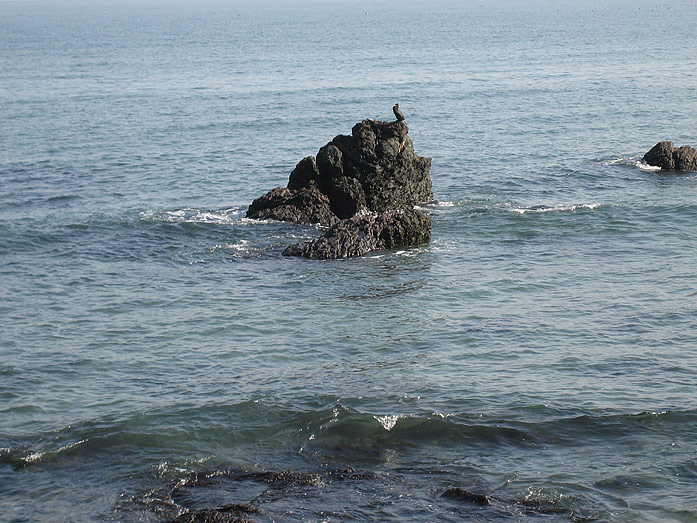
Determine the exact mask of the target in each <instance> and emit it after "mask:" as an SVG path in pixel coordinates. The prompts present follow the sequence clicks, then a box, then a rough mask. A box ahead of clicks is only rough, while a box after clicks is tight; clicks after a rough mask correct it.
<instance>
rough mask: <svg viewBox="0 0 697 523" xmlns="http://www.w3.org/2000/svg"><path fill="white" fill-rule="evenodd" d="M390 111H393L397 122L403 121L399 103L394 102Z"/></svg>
mask: <svg viewBox="0 0 697 523" xmlns="http://www.w3.org/2000/svg"><path fill="white" fill-rule="evenodd" d="M392 111H393V112H394V115H395V116H396V117H397V121H398V122H403V121H404V115H403V114H402V111H400V110H399V104H394V107H393V108H392Z"/></svg>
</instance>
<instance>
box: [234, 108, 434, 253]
mask: <svg viewBox="0 0 697 523" xmlns="http://www.w3.org/2000/svg"><path fill="white" fill-rule="evenodd" d="M408 133H409V128H408V127H407V124H406V122H404V121H396V122H381V121H377V120H370V119H368V120H363V121H362V122H359V123H357V124H356V125H354V127H353V129H352V130H351V135H350V136H344V135H339V136H337V137H336V138H334V139H333V140H332V141H331V142H329V143H328V144H327V145H325V146H324V147H322V148H321V149H320V150H319V152H318V153H317V157H316V158H315V157H312V156H308V157H307V158H304V159H303V160H301V161H300V162H299V163H298V165H297V166H296V167H295V169H294V170H293V172H291V174H290V178H289V180H288V186H287V187H286V188H281V187H278V188H276V189H273V190H272V191H270V192H269V193H267V194H266V195H264V196H262V197H260V198H257V199H256V200H254V201H253V202H252V204H251V205H250V206H249V209H248V210H247V217H249V218H260V219H261V218H269V219H275V220H282V221H290V222H294V223H304V224H307V223H317V224H320V225H324V226H327V227H330V229H329V231H327V233H326V234H325V235H324V236H322V237H321V238H318V239H317V240H313V241H311V242H308V243H305V244H298V245H291V246H289V247H288V248H287V249H286V250H285V251H284V253H283V254H284V255H286V256H305V257H309V258H321V259H328V258H343V257H347V256H361V255H363V254H365V253H367V252H369V251H373V250H379V249H390V248H395V247H406V246H411V245H418V244H420V243H424V242H427V241H428V240H429V239H430V236H431V221H430V219H429V218H428V216H426V215H425V214H424V213H422V212H421V211H419V210H416V209H415V208H414V206H415V205H417V204H419V203H423V202H426V201H429V200H431V198H432V197H433V194H432V192H431V178H430V170H431V159H430V158H423V157H421V156H417V155H416V153H415V152H414V145H413V143H412V141H411V138H409V136H408Z"/></svg>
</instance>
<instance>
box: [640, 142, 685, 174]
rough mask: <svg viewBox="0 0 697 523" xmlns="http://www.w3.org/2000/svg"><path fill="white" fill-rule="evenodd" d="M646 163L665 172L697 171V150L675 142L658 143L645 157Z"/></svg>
mask: <svg viewBox="0 0 697 523" xmlns="http://www.w3.org/2000/svg"><path fill="white" fill-rule="evenodd" d="M644 161H645V162H646V163H648V164H649V165H653V166H654V167H660V168H661V169H663V170H665V171H697V150H695V149H693V148H692V147H688V146H687V145H683V146H682V147H678V148H676V147H675V145H674V144H673V142H669V141H665V142H658V143H657V144H656V145H654V146H653V147H652V148H651V150H650V151H649V152H647V153H646V154H645V155H644Z"/></svg>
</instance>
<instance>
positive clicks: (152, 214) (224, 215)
mask: <svg viewBox="0 0 697 523" xmlns="http://www.w3.org/2000/svg"><path fill="white" fill-rule="evenodd" d="M139 216H140V219H141V220H144V221H154V222H166V223H213V224H220V225H229V224H231V223H234V222H239V221H241V220H245V218H244V217H243V209H241V208H239V207H233V208H230V209H220V210H200V209H192V208H186V209H178V210H175V211H143V212H141V213H139ZM254 221H256V222H258V221H259V220H254Z"/></svg>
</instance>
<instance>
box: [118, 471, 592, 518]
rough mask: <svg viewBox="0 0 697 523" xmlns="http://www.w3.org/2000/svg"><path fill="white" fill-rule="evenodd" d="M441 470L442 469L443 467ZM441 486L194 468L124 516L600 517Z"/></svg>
mask: <svg viewBox="0 0 697 523" xmlns="http://www.w3.org/2000/svg"><path fill="white" fill-rule="evenodd" d="M434 473H435V474H436V475H440V474H442V471H434ZM434 487H435V485H432V486H430V487H429V486H426V485H423V483H422V482H420V481H416V482H414V481H411V480H410V478H409V477H408V476H405V475H402V474H400V473H395V472H394V471H391V472H381V473H375V472H371V471H361V470H356V469H354V468H351V467H348V468H344V469H322V470H320V471H318V472H304V471H296V470H291V469H286V470H282V471H264V470H251V471H250V470H234V469H231V470H214V471H209V472H198V473H193V472H192V473H189V474H188V475H187V476H185V477H183V478H180V479H178V480H176V481H175V482H174V483H173V484H172V485H171V486H170V487H160V488H157V489H154V490H150V491H148V492H146V493H144V494H143V495H141V496H139V497H135V498H132V499H131V500H130V501H129V504H128V506H127V507H124V508H123V511H121V512H119V514H120V515H119V517H118V518H117V519H118V520H119V521H121V520H123V519H124V518H123V517H122V516H124V514H126V513H130V514H134V513H137V511H138V510H139V509H138V508H137V507H136V506H134V505H139V506H142V510H145V511H146V512H147V513H150V514H153V513H155V514H158V515H159V519H158V520H159V521H167V522H170V523H201V522H203V523H220V522H225V523H253V522H257V523H261V522H264V521H308V520H315V519H317V520H325V519H326V520H336V521H347V520H351V521H365V520H367V519H366V518H368V517H369V514H372V516H370V517H374V515H375V513H376V510H377V513H378V514H381V515H382V516H383V517H384V518H385V519H386V520H395V519H394V517H393V516H394V514H395V511H397V512H399V510H403V511H406V512H403V513H410V512H412V511H415V510H416V511H418V510H422V509H423V510H424V511H425V512H424V514H430V515H431V516H433V515H434V514H440V515H441V516H443V517H445V518H446V519H448V518H452V517H453V516H454V517H461V518H462V519H463V520H470V518H471V517H472V516H473V515H477V517H483V518H485V520H491V519H494V520H496V519H501V518H503V519H514V520H520V518H524V517H533V518H538V517H545V518H550V517H552V518H553V520H554V521H564V520H565V521H589V520H595V519H596V517H595V515H594V514H593V513H592V512H588V513H585V514H584V513H582V512H580V513H578V512H576V511H575V510H573V509H572V508H571V507H570V506H568V505H567V503H566V502H564V503H561V502H560V498H558V497H554V496H552V497H543V496H540V495H539V494H538V495H536V496H535V497H532V496H529V495H526V496H524V497H516V496H515V495H509V496H507V495H505V494H503V495H502V494H494V493H483V492H479V491H476V490H470V489H467V488H464V487H460V486H450V487H447V488H443V487H442V486H440V487H435V488H434ZM380 507H382V508H384V510H382V509H381V508H380ZM400 507H401V508H400ZM364 510H367V512H366V511H364ZM140 513H141V514H143V513H142V512H140ZM126 519H127V518H126ZM128 520H129V521H130V520H131V519H128ZM137 520H138V521H141V520H143V519H140V518H138V519H137ZM147 520H148V521H150V520H151V519H147Z"/></svg>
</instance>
